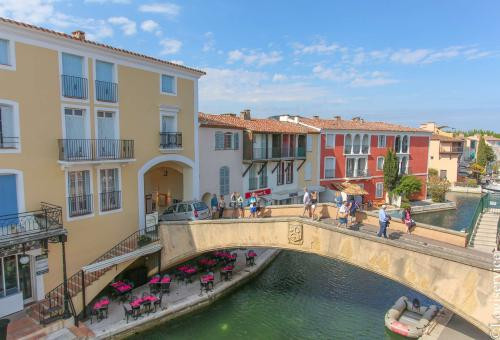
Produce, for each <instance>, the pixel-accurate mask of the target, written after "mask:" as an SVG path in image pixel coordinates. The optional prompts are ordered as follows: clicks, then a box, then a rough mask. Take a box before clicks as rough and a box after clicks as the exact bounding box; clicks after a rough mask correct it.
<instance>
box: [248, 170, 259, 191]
mask: <svg viewBox="0 0 500 340" xmlns="http://www.w3.org/2000/svg"><path fill="white" fill-rule="evenodd" d="M257 187H258V178H257V164H253V165H252V167H251V168H250V170H249V172H248V190H255V189H257Z"/></svg>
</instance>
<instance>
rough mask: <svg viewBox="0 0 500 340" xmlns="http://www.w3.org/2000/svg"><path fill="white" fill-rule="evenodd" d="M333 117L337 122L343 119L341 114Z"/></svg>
mask: <svg viewBox="0 0 500 340" xmlns="http://www.w3.org/2000/svg"><path fill="white" fill-rule="evenodd" d="M333 118H335V120H336V121H337V122H339V121H341V120H342V117H340V116H334V117H333Z"/></svg>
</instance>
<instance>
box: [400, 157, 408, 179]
mask: <svg viewBox="0 0 500 340" xmlns="http://www.w3.org/2000/svg"><path fill="white" fill-rule="evenodd" d="M399 174H400V175H405V174H408V158H407V157H406V156H403V157H401V158H400V159H399Z"/></svg>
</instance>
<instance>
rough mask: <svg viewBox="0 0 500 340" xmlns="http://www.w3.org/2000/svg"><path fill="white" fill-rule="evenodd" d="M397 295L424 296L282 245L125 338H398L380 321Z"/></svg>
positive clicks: (396, 284) (348, 267)
mask: <svg viewBox="0 0 500 340" xmlns="http://www.w3.org/2000/svg"><path fill="white" fill-rule="evenodd" d="M402 295H406V296H408V297H412V298H413V297H418V298H419V299H420V300H421V301H422V302H424V303H426V304H427V303H430V302H431V301H430V300H429V299H427V298H426V297H424V296H422V295H420V294H418V293H416V292H414V291H412V290H411V289H409V288H407V287H405V286H402V285H400V284H398V283H396V282H393V281H390V280H387V279H385V278H383V277H381V276H378V275H376V274H373V273H371V272H368V271H365V270H362V269H359V268H357V267H353V266H351V265H348V264H346V263H343V262H340V261H336V260H332V259H327V258H322V257H319V256H316V255H310V254H303V253H295V252H291V251H283V252H282V253H281V254H280V255H279V256H278V257H277V258H276V260H275V261H274V262H273V263H272V264H271V265H270V266H269V268H267V269H266V270H265V271H264V272H263V273H262V274H261V275H260V276H258V277H256V278H255V279H253V280H252V281H250V282H249V283H247V284H246V285H245V286H243V287H242V288H240V289H238V290H237V291H235V292H234V293H232V294H230V295H228V296H226V297H224V298H222V299H221V300H219V301H217V302H215V303H214V304H213V305H211V306H209V307H207V308H206V309H204V310H202V311H199V312H197V313H195V314H191V315H189V316H186V317H182V318H180V319H177V320H174V321H170V322H167V323H164V324H162V325H160V326H158V327H156V328H153V329H151V330H149V331H145V332H143V333H140V334H137V335H135V336H133V337H131V339H190V340H191V339H252V340H256V339H391V340H395V339H402V338H401V337H398V336H395V335H393V334H391V333H390V332H388V331H387V330H386V329H385V327H384V315H385V313H386V311H387V310H388V309H389V308H390V307H391V306H392V305H393V303H394V302H395V301H396V300H397V299H398V298H399V297H400V296H402Z"/></svg>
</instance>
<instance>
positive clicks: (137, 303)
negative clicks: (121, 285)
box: [130, 295, 159, 314]
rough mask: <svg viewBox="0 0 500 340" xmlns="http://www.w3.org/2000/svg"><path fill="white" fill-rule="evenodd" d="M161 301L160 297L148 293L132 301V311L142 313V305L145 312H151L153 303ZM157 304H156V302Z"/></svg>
mask: <svg viewBox="0 0 500 340" xmlns="http://www.w3.org/2000/svg"><path fill="white" fill-rule="evenodd" d="M157 301H159V299H158V298H157V297H156V296H154V295H147V296H144V297H142V298H137V299H135V300H134V301H132V302H131V303H130V306H131V307H132V311H134V310H135V311H136V313H140V308H141V306H143V307H144V312H146V313H147V314H149V313H150V312H151V303H153V304H155V302H157ZM155 306H156V304H155Z"/></svg>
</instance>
